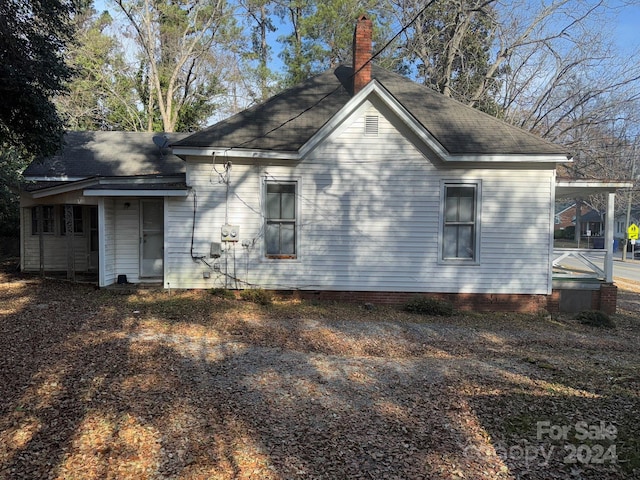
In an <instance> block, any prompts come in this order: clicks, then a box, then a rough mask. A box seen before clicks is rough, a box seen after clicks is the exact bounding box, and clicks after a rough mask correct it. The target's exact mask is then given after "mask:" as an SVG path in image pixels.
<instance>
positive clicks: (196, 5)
mask: <svg viewBox="0 0 640 480" xmlns="http://www.w3.org/2000/svg"><path fill="white" fill-rule="evenodd" d="M114 2H115V4H116V5H117V6H118V7H119V9H120V11H121V12H123V13H124V15H125V17H126V19H127V20H128V23H129V27H130V29H131V31H132V32H133V38H134V39H135V42H136V44H137V45H138V47H139V49H140V51H139V54H140V58H141V61H142V65H143V71H144V74H145V75H146V81H147V86H148V89H147V92H146V93H147V94H146V98H145V99H144V101H145V104H146V109H147V114H148V119H149V120H148V125H147V129H148V130H154V129H156V127H155V125H154V117H155V109H156V108H157V110H158V112H159V117H160V120H161V128H162V129H163V130H164V131H166V132H172V131H175V129H176V127H181V129H184V128H187V129H188V128H193V127H195V126H197V124H198V123H199V122H201V121H202V120H204V119H206V118H207V117H208V116H209V115H210V114H211V112H212V110H213V108H214V105H213V104H212V102H211V99H212V98H213V96H214V94H215V91H216V88H217V82H218V80H217V78H216V73H217V72H216V64H215V57H214V56H213V54H212V48H213V47H214V46H220V45H221V44H222V43H223V41H224V40H225V35H226V34H227V33H228V30H227V27H228V26H229V22H230V21H231V18H232V17H231V14H230V10H229V9H228V7H227V5H226V2H225V0H191V1H189V2H185V1H183V0H168V1H160V0H114ZM216 42H218V43H216Z"/></svg>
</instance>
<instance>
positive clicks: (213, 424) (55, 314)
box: [0, 269, 640, 480]
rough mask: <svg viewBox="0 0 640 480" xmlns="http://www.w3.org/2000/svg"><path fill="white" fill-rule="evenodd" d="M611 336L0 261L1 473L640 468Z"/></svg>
mask: <svg viewBox="0 0 640 480" xmlns="http://www.w3.org/2000/svg"><path fill="white" fill-rule="evenodd" d="M619 287H620V291H619V300H620V301H619V312H618V313H617V314H616V315H615V316H613V319H614V321H615V322H616V325H617V326H616V328H614V329H602V328H596V327H588V326H585V325H582V324H580V323H579V322H578V321H577V320H575V319H574V318H572V317H569V316H553V317H552V316H549V315H546V314H543V313H540V314H538V315H519V314H518V315H516V314H508V315H507V314H491V315H488V314H483V315H479V314H468V313H467V314H459V315H454V316H453V317H448V318H441V317H425V316H420V315H415V314H408V313H405V312H402V311H400V310H399V309H394V308H374V309H368V308H364V307H362V306H358V305H340V304H334V303H324V304H323V303H313V302H301V301H298V300H295V299H294V298H287V299H279V300H276V301H275V302H274V303H273V304H272V305H268V306H263V305H259V304H256V303H251V302H246V301H242V300H237V299H228V298H223V297H222V296H216V295H213V294H212V293H211V292H206V291H198V292H172V293H171V294H169V293H168V292H166V291H155V290H141V291H132V290H123V291H118V290H96V289H94V288H93V287H87V286H81V285H72V284H68V283H65V282H60V281H47V280H39V279H37V278H33V277H22V276H16V275H13V274H11V273H10V272H9V273H7V272H6V269H5V273H0V349H1V350H0V352H1V354H0V478H3V479H4V478H6V479H23V478H24V479H36V478H37V479H83V480H84V479H105V478H106V479H129V478H131V479H145V478H148V479H232V478H233V479H235V478H239V479H240V478H241V479H244V478H252V479H298V478H300V479H347V478H348V479H352V478H353V479H360V478H363V479H431V478H433V479H463V478H464V479H520V478H521V479H554V478H571V479H581V478H585V479H586V478H589V479H622V478H640V425H639V419H640V370H639V366H640V349H639V347H640V318H639V314H638V312H640V288H638V286H635V285H630V284H626V285H625V284H620V285H619Z"/></svg>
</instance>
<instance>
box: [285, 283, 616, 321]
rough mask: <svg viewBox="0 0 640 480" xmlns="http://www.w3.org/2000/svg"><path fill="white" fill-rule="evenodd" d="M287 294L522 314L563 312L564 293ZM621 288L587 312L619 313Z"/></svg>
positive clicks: (595, 300)
mask: <svg viewBox="0 0 640 480" xmlns="http://www.w3.org/2000/svg"><path fill="white" fill-rule="evenodd" d="M279 293H280V294H283V295H295V296H296V297H298V298H301V299H306V300H320V301H336V302H349V303H373V304H377V305H402V304H404V303H406V302H407V301H408V300H410V299H411V298H413V297H416V296H427V297H432V298H438V299H441V300H445V301H447V302H449V303H451V304H452V305H453V306H454V308H456V309H457V310H462V311H474V312H522V313H537V312H540V311H542V310H546V311H548V312H550V313H558V312H559V311H560V296H561V294H562V291H561V290H554V291H553V292H552V293H551V295H532V294H521V295H516V294H498V293H494V294H483V293H427V292H425V293H414V292H349V291H326V290H315V291H307V290H298V291H295V292H292V291H286V292H285V291H281V292H279ZM617 297H618V287H616V286H615V285H613V284H603V285H601V287H600V290H593V291H592V293H591V305H590V307H589V306H585V310H588V309H589V308H591V309H592V310H601V311H603V312H605V313H607V314H613V313H615V311H616V303H617Z"/></svg>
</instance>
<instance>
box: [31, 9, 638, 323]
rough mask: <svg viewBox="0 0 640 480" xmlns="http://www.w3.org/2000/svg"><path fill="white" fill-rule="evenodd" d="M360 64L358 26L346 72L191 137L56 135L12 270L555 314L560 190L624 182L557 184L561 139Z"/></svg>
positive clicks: (595, 292)
mask: <svg viewBox="0 0 640 480" xmlns="http://www.w3.org/2000/svg"><path fill="white" fill-rule="evenodd" d="M370 56H371V22H370V21H369V20H368V19H366V17H362V18H361V19H359V20H358V23H357V26H356V33H355V36H354V64H353V66H339V67H337V68H335V69H332V70H329V71H327V72H325V73H323V74H321V75H318V76H316V77H313V78H310V79H308V80H307V81H305V82H303V83H301V84H299V85H297V86H294V87H293V88H290V89H288V90H286V91H284V92H282V93H280V94H278V95H276V96H274V97H272V98H270V99H269V100H267V101H265V102H264V103H262V104H259V105H257V106H254V107H252V108H249V109H247V110H245V111H242V112H240V113H238V114H237V115H234V116H232V117H230V118H228V119H226V120H224V121H221V122H219V123H217V124H215V125H213V126H210V127H208V128H206V129H204V130H202V131H200V132H197V133H194V134H192V135H175V134H169V135H166V136H160V135H156V136H154V135H152V134H146V133H123V132H69V133H68V134H67V136H66V146H65V147H64V149H63V150H62V151H61V152H60V154H59V155H57V156H55V157H52V158H49V159H46V160H45V161H44V162H42V163H33V164H32V165H30V166H29V167H28V168H27V169H26V171H25V172H24V176H25V178H26V180H28V181H29V183H28V184H26V186H25V189H24V191H23V194H22V201H21V207H22V208H21V212H22V225H21V227H22V239H21V247H22V268H23V269H24V270H26V271H41V272H45V273H46V272H67V273H68V274H70V275H72V276H75V275H77V274H79V272H93V273H94V274H95V276H96V282H97V284H98V285H99V286H102V287H104V286H109V285H113V284H117V283H118V282H120V283H122V282H124V281H126V282H128V283H144V282H149V283H157V284H161V285H163V286H164V287H165V288H212V287H226V288H233V289H245V288H265V289H273V290H284V291H296V292H299V294H300V295H307V296H315V297H317V298H334V299H339V298H343V299H349V300H356V301H372V302H395V303H398V302H402V301H404V300H406V299H407V298H408V297H409V296H412V295H415V294H417V293H424V294H433V295H440V296H442V297H446V298H448V299H450V300H451V301H453V302H454V303H455V304H456V305H457V306H458V307H460V308H478V309H487V308H489V309H508V310H529V311H531V310H538V309H542V308H549V309H551V310H553V309H557V308H559V305H560V304H561V303H563V300H562V293H561V291H562V290H563V287H562V285H561V284H560V283H558V282H559V281H561V279H558V278H555V277H554V248H553V230H554V202H555V199H556V196H557V192H561V191H562V189H565V191H566V192H567V194H568V195H570V196H574V195H575V194H576V193H575V191H574V188H575V187H580V186H582V187H585V186H586V187H590V188H593V189H600V190H601V191H607V192H611V194H610V198H611V200H612V199H613V193H612V192H614V191H615V188H617V187H619V186H625V185H626V184H602V183H598V182H591V183H589V184H588V185H579V182H571V181H563V182H560V181H559V180H558V179H557V178H556V166H557V165H558V164H559V163H562V162H567V161H568V155H567V152H566V150H565V149H564V148H563V147H562V146H558V145H555V144H552V143H549V142H547V141H544V140H542V139H540V138H538V137H537V136H535V135H533V134H531V133H528V132H526V131H523V130H521V129H518V128H516V127H514V126H512V125H509V124H507V123H504V122H502V121H500V120H498V119H496V118H493V117H491V116H489V115H485V114H483V113H481V112H479V111H477V110H475V109H472V108H469V107H467V106H465V105H463V104H461V103H459V102H457V101H455V100H452V99H451V98H447V97H445V96H443V95H441V94H439V93H437V92H435V91H433V90H431V89H429V88H427V87H425V86H421V85H418V84H416V83H413V82H412V81H410V80H408V79H406V78H404V77H402V76H399V75H396V74H393V73H390V72H388V71H385V70H383V69H380V68H378V67H376V66H375V65H374V66H372V65H371V63H370V62H369V59H370ZM571 198H573V197H571ZM611 218H613V215H611ZM609 261H610V258H609ZM605 264H606V262H605ZM601 273H602V275H601V278H599V279H597V283H594V284H592V286H591V287H589V288H587V290H588V292H589V293H587V294H585V295H588V296H589V299H588V300H585V301H588V302H591V303H593V302H596V301H598V302H599V299H600V298H601V297H602V298H605V297H606V298H609V296H610V292H611V291H613V294H614V295H613V297H614V300H613V308H614V309H615V286H613V285H612V278H611V275H610V272H608V271H607V267H606V265H604V264H603V269H602V270H601ZM607 275H608V276H607ZM554 278H555V280H554ZM554 281H556V284H555V285H554ZM573 285H576V284H575V282H574V284H573ZM584 285H586V283H585V284H584ZM594 285H595V286H594ZM572 289H573V290H575V287H572ZM602 289H605V290H602ZM607 289H608V290H607ZM603 291H606V292H607V293H608V295H609V296H606V295H601V292H603ZM567 292H568V290H567ZM573 297H575V295H574V294H570V293H566V298H567V299H573ZM583 300H584V299H583ZM573 301H574V300H571V301H569V300H567V301H566V302H565V303H567V302H569V303H571V302H573ZM605 303H606V302H605ZM596 306H597V307H599V306H600V305H599V304H598V305H596ZM602 307H603V308H604V309H609V310H611V306H610V305H609V306H607V304H603V306H602Z"/></svg>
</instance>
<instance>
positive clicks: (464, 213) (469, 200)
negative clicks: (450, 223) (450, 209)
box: [458, 197, 473, 222]
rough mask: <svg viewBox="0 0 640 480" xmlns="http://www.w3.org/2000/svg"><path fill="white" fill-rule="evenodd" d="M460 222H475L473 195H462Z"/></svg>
mask: <svg viewBox="0 0 640 480" xmlns="http://www.w3.org/2000/svg"><path fill="white" fill-rule="evenodd" d="M459 205H460V211H459V214H458V221H459V222H473V197H460V200H459Z"/></svg>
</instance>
